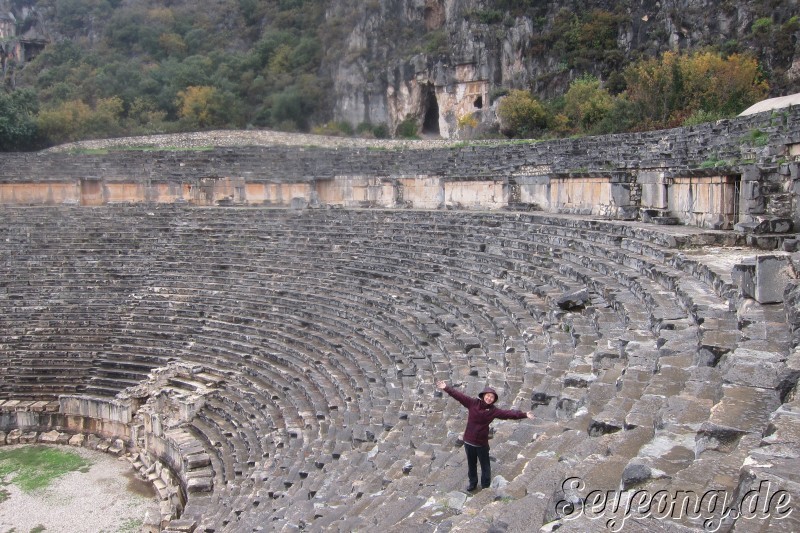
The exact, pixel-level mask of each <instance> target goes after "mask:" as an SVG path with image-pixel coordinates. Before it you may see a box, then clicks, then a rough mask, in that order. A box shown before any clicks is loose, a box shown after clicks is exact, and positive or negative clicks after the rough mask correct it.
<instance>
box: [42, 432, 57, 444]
mask: <svg viewBox="0 0 800 533" xmlns="http://www.w3.org/2000/svg"><path fill="white" fill-rule="evenodd" d="M58 438H59V433H58V431H56V430H55V429H54V430H52V431H47V432H45V433H42V434H40V435H39V442H41V443H42V444H56V443H57V442H58Z"/></svg>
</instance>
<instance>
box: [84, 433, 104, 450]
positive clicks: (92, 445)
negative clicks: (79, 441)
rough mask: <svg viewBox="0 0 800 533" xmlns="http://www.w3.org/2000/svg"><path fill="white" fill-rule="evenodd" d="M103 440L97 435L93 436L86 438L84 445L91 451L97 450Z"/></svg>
mask: <svg viewBox="0 0 800 533" xmlns="http://www.w3.org/2000/svg"><path fill="white" fill-rule="evenodd" d="M100 442H101V439H100V437H98V436H97V435H94V434H91V435H88V436H87V437H86V440H85V441H84V445H85V446H86V447H87V448H89V449H90V450H96V449H97V445H98V444H100Z"/></svg>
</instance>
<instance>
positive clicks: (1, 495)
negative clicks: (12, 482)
mask: <svg viewBox="0 0 800 533" xmlns="http://www.w3.org/2000/svg"><path fill="white" fill-rule="evenodd" d="M8 497H9V494H8V491H7V490H5V489H0V503H3V502H4V501H6V500H7V499H8Z"/></svg>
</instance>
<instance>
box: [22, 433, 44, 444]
mask: <svg viewBox="0 0 800 533" xmlns="http://www.w3.org/2000/svg"><path fill="white" fill-rule="evenodd" d="M38 437H39V433H37V432H36V431H28V432H27V433H23V434H22V435H20V437H19V443H20V444H33V443H35V442H36V439H37V438H38Z"/></svg>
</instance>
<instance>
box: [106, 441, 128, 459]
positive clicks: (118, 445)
mask: <svg viewBox="0 0 800 533" xmlns="http://www.w3.org/2000/svg"><path fill="white" fill-rule="evenodd" d="M124 451H125V442H124V441H123V440H122V439H114V440H113V441H112V443H111V446H109V448H108V453H110V454H112V455H122V452H124Z"/></svg>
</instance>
